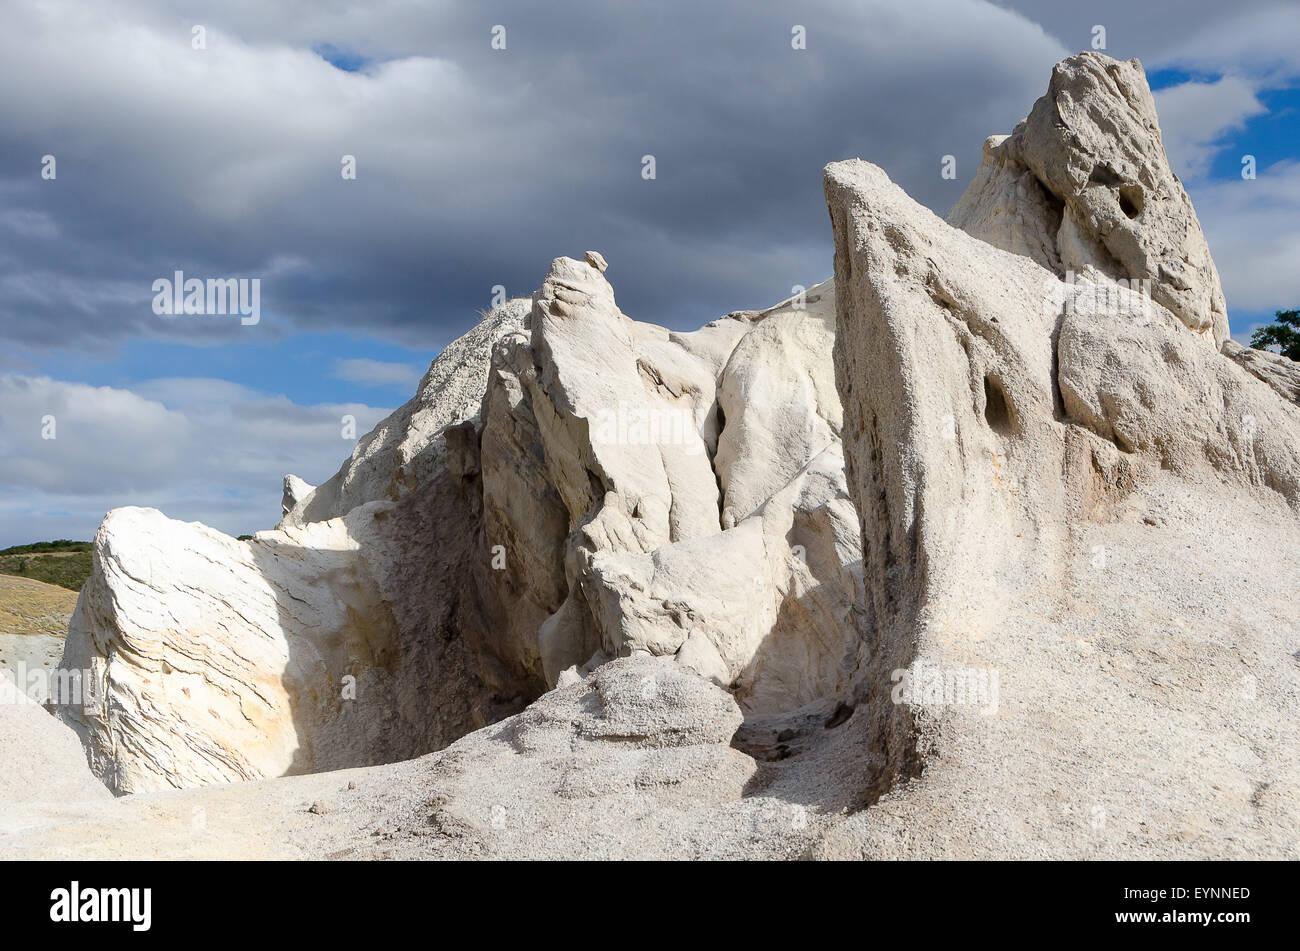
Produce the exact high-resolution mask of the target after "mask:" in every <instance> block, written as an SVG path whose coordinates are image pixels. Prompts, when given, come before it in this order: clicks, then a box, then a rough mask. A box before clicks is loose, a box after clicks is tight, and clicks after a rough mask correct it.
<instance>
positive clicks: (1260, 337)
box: [1250, 310, 1300, 361]
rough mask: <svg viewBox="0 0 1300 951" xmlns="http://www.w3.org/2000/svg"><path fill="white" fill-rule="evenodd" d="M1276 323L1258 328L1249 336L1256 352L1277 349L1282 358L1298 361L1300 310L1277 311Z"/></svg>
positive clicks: (1299, 355) (1299, 358)
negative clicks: (1280, 352) (1271, 348)
mask: <svg viewBox="0 0 1300 951" xmlns="http://www.w3.org/2000/svg"><path fill="white" fill-rule="evenodd" d="M1274 317H1276V318H1277V321H1276V323H1272V324H1269V325H1268V326H1267V327H1260V328H1259V329H1258V330H1256V331H1255V332H1254V333H1253V334H1251V336H1250V345H1251V346H1252V347H1254V348H1255V349H1256V350H1266V349H1268V348H1269V347H1278V348H1280V349H1281V351H1282V356H1284V357H1288V358H1290V359H1292V360H1297V361H1300V310H1279V311H1278V312H1277V313H1276V314H1274Z"/></svg>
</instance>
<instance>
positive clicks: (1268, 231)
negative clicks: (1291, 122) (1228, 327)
mask: <svg viewBox="0 0 1300 951" xmlns="http://www.w3.org/2000/svg"><path fill="white" fill-rule="evenodd" d="M1194 198H1195V203H1196V212H1197V215H1198V216H1199V217H1200V219H1201V226H1202V227H1203V228H1204V229H1205V234H1206V237H1207V238H1208V239H1209V242H1210V248H1211V249H1212V250H1213V252H1214V262H1215V264H1216V265H1218V268H1219V276H1220V278H1221V279H1222V281H1223V293H1224V296H1225V297H1226V298H1227V300H1228V311H1229V317H1230V318H1231V317H1232V313H1233V312H1234V311H1239V310H1248V311H1249V310H1254V311H1268V312H1271V311H1273V310H1278V309H1286V308H1290V307H1296V306H1300V266H1297V262H1300V162H1296V161H1286V162H1279V163H1277V164H1275V165H1272V166H1269V167H1267V168H1262V169H1259V170H1258V177H1257V178H1256V179H1254V180H1253V181H1248V180H1242V179H1230V180H1226V181H1222V182H1214V183H1210V184H1206V185H1203V186H1202V187H1201V188H1199V189H1198V190H1197V191H1196V192H1195V193H1194ZM1232 329H1233V332H1234V333H1241V332H1244V331H1245V330H1246V329H1247V328H1246V327H1245V326H1241V325H1240V322H1239V321H1238V320H1235V319H1234V320H1233V321H1232Z"/></svg>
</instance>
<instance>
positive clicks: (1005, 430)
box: [984, 376, 1012, 436]
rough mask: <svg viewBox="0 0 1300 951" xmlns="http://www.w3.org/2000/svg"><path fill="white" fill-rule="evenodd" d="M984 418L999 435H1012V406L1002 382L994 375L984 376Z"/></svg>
mask: <svg viewBox="0 0 1300 951" xmlns="http://www.w3.org/2000/svg"><path fill="white" fill-rule="evenodd" d="M984 419H985V420H986V421H987V422H988V424H989V428H991V429H992V430H993V431H994V432H995V433H997V434H998V435H999V436H1009V435H1011V431H1012V424H1011V406H1010V404H1009V403H1008V402H1007V394H1006V393H1004V392H1003V390H1002V384H1001V383H999V382H998V380H997V378H996V377H993V376H986V377H984Z"/></svg>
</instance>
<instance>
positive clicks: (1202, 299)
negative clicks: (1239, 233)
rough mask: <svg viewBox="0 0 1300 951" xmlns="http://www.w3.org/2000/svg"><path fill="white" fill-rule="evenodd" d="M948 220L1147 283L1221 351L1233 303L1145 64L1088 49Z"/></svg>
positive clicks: (1072, 264)
mask: <svg viewBox="0 0 1300 951" xmlns="http://www.w3.org/2000/svg"><path fill="white" fill-rule="evenodd" d="M948 222H949V224H952V225H954V226H956V227H958V228H961V229H962V230H964V231H966V232H968V233H969V234H972V235H974V236H975V237H977V238H979V239H981V240H983V241H987V242H988V243H989V244H992V245H994V246H995V247H999V248H1002V249H1003V250H1006V251H1011V252H1012V253H1015V254H1020V255H1024V256H1026V257H1029V258H1030V259H1032V260H1034V261H1036V262H1038V263H1039V264H1041V265H1042V266H1043V267H1045V268H1047V269H1049V270H1051V271H1052V272H1054V273H1055V274H1057V275H1058V276H1062V277H1063V276H1065V275H1066V274H1067V273H1069V272H1074V273H1076V274H1080V275H1084V274H1087V273H1089V272H1092V273H1095V274H1096V275H1098V276H1102V277H1108V278H1110V279H1111V280H1116V281H1139V282H1140V281H1149V282H1150V285H1149V286H1150V291H1149V293H1150V295H1151V296H1152V297H1153V298H1154V300H1155V301H1156V302H1157V303H1159V304H1160V305H1161V306H1163V307H1165V308H1166V309H1168V310H1169V311H1170V312H1171V313H1173V314H1174V316H1176V317H1177V318H1178V319H1179V320H1180V321H1181V322H1182V323H1183V324H1184V325H1185V326H1186V327H1187V328H1189V329H1190V330H1192V331H1193V332H1194V333H1195V334H1197V335H1198V336H1199V337H1201V338H1203V339H1204V340H1205V341H1206V342H1208V343H1210V344H1212V345H1213V346H1214V348H1215V349H1218V347H1219V346H1220V345H1222V343H1223V341H1224V340H1226V339H1227V337H1228V308H1227V304H1226V303H1225V302H1224V299H1223V291H1222V289H1221V288H1220V286H1219V273H1218V271H1217V269H1216V268H1215V266H1214V261H1213V260H1212V259H1211V258H1210V249H1209V245H1208V244H1207V243H1206V241H1205V235H1204V234H1203V233H1202V232H1201V226H1200V222H1199V221H1198V220H1197V218H1196V211H1195V209H1193V208H1192V202H1191V199H1190V198H1188V197H1187V192H1186V191H1184V189H1183V186H1182V183H1181V182H1180V181H1179V180H1178V176H1177V175H1175V174H1174V172H1173V170H1172V169H1171V168H1170V167H1169V160H1168V158H1167V157H1166V156H1165V150H1164V145H1163V143H1162V142H1161V139H1160V126H1159V123H1158V121H1157V119H1156V108H1155V102H1154V101H1153V100H1152V98H1151V89H1150V87H1149V86H1148V85H1147V81H1146V74H1145V73H1144V72H1143V70H1142V64H1141V63H1139V62H1138V61H1137V60H1129V61H1128V62H1126V63H1124V62H1118V61H1116V60H1113V59H1111V58H1110V57H1109V56H1106V55H1104V54H1101V53H1080V54H1079V55H1078V56H1072V57H1070V58H1069V59H1067V60H1065V61H1064V62H1061V63H1059V64H1057V66H1056V68H1055V69H1054V70H1052V81H1051V84H1050V85H1049V87H1048V91H1047V95H1046V96H1044V97H1043V98H1041V99H1039V100H1038V102H1036V103H1034V107H1033V109H1032V110H1031V111H1030V113H1029V117H1028V118H1027V119H1025V121H1024V122H1022V123H1020V125H1018V126H1016V128H1015V130H1014V131H1013V132H1012V133H1011V134H1010V135H1007V136H993V137H991V138H990V139H989V140H988V141H986V142H985V143H984V161H983V164H982V165H981V166H980V169H979V172H978V173H977V174H976V176H975V179H974V180H973V181H972V182H971V184H970V187H969V188H967V190H966V193H965V194H964V195H963V196H962V198H961V200H960V201H958V203H957V204H956V205H955V206H954V207H953V209H952V211H951V212H950V213H949V215H948Z"/></svg>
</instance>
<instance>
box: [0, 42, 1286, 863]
mask: <svg viewBox="0 0 1300 951" xmlns="http://www.w3.org/2000/svg"><path fill="white" fill-rule="evenodd" d="M825 190H826V199H827V206H828V210H829V212H830V219H831V225H832V234H833V239H834V246H835V257H834V280H833V282H830V281H828V282H826V283H825V284H822V285H818V286H817V287H813V288H811V289H810V290H809V291H808V292H807V294H806V296H802V295H801V296H800V297H799V298H792V299H791V300H789V301H785V302H783V303H781V304H778V305H777V306H775V307H773V308H769V309H768V310H765V311H740V312H735V313H732V314H729V315H727V316H726V317H723V318H721V319H720V320H717V321H714V322H713V323H711V324H709V325H708V326H706V327H704V328H702V329H700V330H698V331H695V332H693V333H673V332H669V331H667V330H664V329H662V328H659V327H654V326H652V325H649V324H645V323H641V322H638V321H636V320H633V319H632V318H630V317H628V316H627V315H625V314H623V313H622V311H621V310H620V309H619V306H618V304H617V302H616V300H615V296H614V291H613V287H612V285H611V284H610V283H609V281H608V280H607V278H606V274H607V273H608V272H609V265H608V264H607V262H606V261H605V260H604V258H603V257H602V256H601V255H600V254H599V253H597V252H588V253H587V254H586V255H585V256H584V259H583V260H577V259H572V258H559V259H556V260H555V261H554V262H553V263H552V265H551V268H550V270H549V272H548V273H547V275H546V279H545V281H544V283H543V285H542V287H541V289H540V290H539V291H538V292H537V294H536V295H535V296H534V298H533V300H532V301H531V302H523V301H519V302H511V303H510V304H508V305H506V307H505V308H502V309H499V310H498V311H496V312H494V313H493V314H491V315H488V317H487V318H486V319H485V321H484V322H483V323H482V324H480V325H479V327H477V328H475V330H474V331H472V332H471V334H470V335H468V336H467V337H466V338H462V340H461V341H458V342H457V343H456V344H453V345H452V347H451V348H449V350H448V353H449V354H450V355H449V356H446V359H444V358H443V357H440V358H439V361H437V362H435V364H434V367H433V368H431V371H430V375H429V376H428V377H427V378H426V381H425V383H424V384H423V385H422V388H421V393H420V395H419V396H418V397H417V398H416V399H415V400H414V401H412V403H410V404H408V405H407V406H406V407H403V409H402V410H399V411H398V412H397V413H395V414H394V415H393V416H392V417H390V418H389V419H388V420H386V421H385V422H384V423H383V424H381V425H380V427H379V428H378V429H377V430H376V432H375V433H373V434H371V435H370V436H368V437H366V438H365V439H363V440H362V442H361V443H360V444H359V445H358V447H357V451H356V452H354V454H353V456H352V458H351V459H350V460H349V461H348V463H346V464H345V465H344V467H343V469H342V470H341V471H340V473H339V474H338V475H337V476H335V477H334V478H333V479H331V480H330V481H329V482H327V483H325V484H324V485H322V486H321V487H320V488H318V489H316V490H314V491H313V490H310V487H307V486H298V485H297V484H296V483H295V484H294V485H293V486H287V488H289V489H291V491H289V492H287V493H286V503H287V507H288V508H289V511H288V513H287V514H286V516H285V519H284V521H283V522H282V524H281V526H280V528H279V529H277V530H276V531H273V532H262V533H259V534H258V535H257V536H256V537H255V538H254V540H253V541H251V542H247V543H244V542H238V541H235V540H233V539H230V538H227V537H225V536H222V535H220V534H219V533H216V532H213V531H212V530H210V529H207V528H204V527H203V526H198V525H182V524H180V523H176V522H172V521H170V520H168V519H165V518H164V517H163V516H161V515H160V514H158V513H156V512H153V511H151V510H142V509H120V510H117V511H115V512H113V513H111V514H110V516H109V518H108V519H107V520H106V521H105V523H104V526H103V527H102V528H101V531H100V533H99V537H98V538H97V539H96V546H95V559H96V561H95V575H94V577H93V578H92V579H91V582H90V584H88V585H87V588H86V590H85V591H84V592H83V595H82V598H81V601H80V604H79V606H78V610H77V615H76V617H75V619H74V623H73V629H72V632H71V633H70V636H69V639H68V648H67V651H66V653H65V656H64V661H63V663H64V665H65V666H67V667H82V666H84V667H88V668H89V669H90V670H92V671H93V672H94V674H95V676H96V678H97V682H98V683H100V684H101V685H102V686H103V688H104V692H105V695H106V697H107V701H108V702H107V705H106V706H105V707H104V708H103V709H102V710H94V711H77V710H71V711H67V710H65V711H64V716H65V717H66V718H67V719H68V720H69V721H70V722H72V723H73V724H74V726H75V727H76V728H77V729H78V731H79V732H80V733H81V735H82V738H83V741H84V742H85V744H86V747H87V749H88V751H89V754H90V759H91V764H92V766H93V768H94V770H95V772H96V774H97V775H99V776H101V777H103V778H104V780H105V781H106V782H107V783H108V784H109V785H110V786H111V787H112V788H113V789H114V790H116V791H118V792H130V791H140V790H146V789H162V788H164V787H166V786H197V785H204V784H216V783H221V782H225V781H228V780H232V779H243V778H254V777H275V776H281V775H282V774H285V773H290V772H315V773H317V775H309V776H297V777H288V778H281V779H270V780H267V781H265V782H261V783H247V784H234V785H229V786H225V787H223V788H217V789H211V788H209V789H181V790H172V791H168V792H163V793H159V794H157V795H155V796H150V797H141V798H139V799H132V800H128V801H127V802H123V803H107V804H96V803H88V804H85V805H84V806H78V807H76V808H75V809H73V810H71V811H55V812H53V813H51V812H49V811H48V810H45V811H42V810H41V809H40V808H39V807H37V806H31V805H27V806H22V807H12V806H11V807H6V808H5V809H3V810H0V857H4V856H9V855H28V854H32V852H33V851H35V852H36V853H38V854H39V853H43V852H48V851H50V850H53V849H56V848H59V847H61V846H62V845H63V844H66V843H67V842H69V841H78V840H79V829H80V828H81V827H80V825H78V823H84V822H94V823H97V824H102V826H103V827H105V828H112V829H113V830H114V835H113V836H110V837H105V838H104V839H103V840H102V841H99V842H97V843H95V844H94V845H93V848H95V849H99V850H100V854H106V855H115V854H119V855H120V854H123V853H129V854H135V855H139V854H159V855H184V856H199V855H202V856H210V857H213V856H215V857H229V856H232V855H238V856H257V857H267V856H276V857H287V856H294V857H303V856H330V857H350V858H375V857H379V858H385V857H395V858H417V857H449V858H467V857H491V858H557V857H587V858H612V857H642V858H646V857H665V858H699V857H725V858H754V857H769V858H770V857H829V858H850V859H860V858H882V857H885V858H898V857H906V858H922V857H927V858H934V857H951V858H1006V857H1024V858H1029V857H1062V858H1087V857H1104V858H1115V857H1119V856H1124V857H1133V856H1139V857H1143V858H1173V857H1187V856H1189V855H1195V856H1201V857H1220V858H1262V857H1272V858H1276V857H1282V856H1288V857H1289V856H1293V855H1294V854H1295V829H1296V828H1297V827H1300V796H1297V795H1296V789H1297V788H1300V759H1297V756H1296V752H1295V751H1296V749H1298V748H1300V736H1298V735H1297V729H1298V728H1297V726H1296V724H1297V723H1300V706H1298V705H1300V700H1298V699H1297V698H1298V697H1300V692H1298V691H1297V690H1296V667H1295V659H1296V658H1297V657H1300V650H1297V649H1298V648H1300V627H1298V626H1297V623H1296V619H1295V612H1294V591H1295V588H1296V585H1297V584H1300V545H1298V544H1297V543H1296V541H1297V537H1300V514H1298V513H1300V449H1298V448H1297V447H1300V405H1297V402H1296V388H1297V387H1296V379H1297V377H1296V374H1295V373H1294V364H1292V363H1290V362H1289V361H1284V360H1283V359H1282V358H1279V357H1275V356H1273V355H1268V354H1261V353H1256V352H1246V351H1242V350H1241V349H1240V348H1237V347H1236V346H1235V345H1234V344H1232V343H1231V342H1230V341H1225V340H1224V338H1225V336H1226V332H1227V324H1226V308H1225V307H1224V306H1223V301H1222V295H1221V293H1220V292H1219V290H1218V279H1217V276H1216V275H1215V273H1214V266H1213V263H1212V262H1211V261H1210V259H1209V256H1208V251H1206V249H1205V244H1204V239H1203V237H1202V236H1201V234H1200V230H1199V226H1198V225H1197V224H1196V219H1195V215H1194V213H1193V211H1192V209H1191V205H1190V203H1189V202H1188V201H1187V198H1186V195H1185V194H1184V193H1183V192H1182V189H1181V186H1180V185H1179V184H1178V182H1177V179H1176V178H1174V177H1173V175H1172V173H1171V172H1170V171H1169V169H1168V165H1167V163H1166V162H1165V159H1164V155H1163V150H1162V149H1161V147H1160V135H1159V129H1158V127H1157V126H1156V123H1155V115H1154V111H1153V109H1152V108H1151V105H1150V94H1149V91H1148V90H1147V87H1146V82H1145V78H1144V77H1143V76H1142V73H1141V69H1140V66H1139V65H1138V64H1137V63H1136V61H1134V62H1132V63H1128V64H1124V63H1116V62H1114V61H1112V60H1109V59H1108V58H1106V57H1103V56H1099V55H1096V54H1083V55H1081V56H1078V57H1072V58H1071V59H1069V60H1067V61H1066V62H1064V63H1062V64H1061V65H1059V66H1058V67H1057V69H1056V70H1055V72H1054V74H1053V79H1052V86H1051V90H1050V91H1049V94H1048V96H1047V97H1045V98H1044V99H1043V100H1040V102H1039V103H1038V104H1037V105H1035V107H1034V109H1033V111H1032V112H1031V114H1030V117H1029V118H1028V119H1027V120H1026V122H1025V123H1023V124H1022V125H1021V126H1019V127H1018V128H1017V129H1016V131H1015V132H1014V133H1012V135H1011V136H1010V137H1006V138H1003V139H995V140H990V144H989V146H988V148H987V149H986V162H985V166H984V167H983V168H982V169H981V171H980V174H979V176H978V177H977V179H976V181H975V183H974V184H972V186H971V189H970V191H969V192H968V194H967V195H966V196H965V197H964V198H963V200H962V202H961V203H960V204H959V206H958V208H956V209H954V211H953V214H952V216H951V218H952V223H945V222H944V221H942V220H941V219H939V218H938V217H937V216H935V215H934V214H933V213H931V212H930V211H929V210H927V209H925V208H923V207H921V206H919V205H917V204H916V203H915V202H914V201H912V200H911V199H910V198H909V197H908V196H907V195H906V194H904V193H903V191H902V190H901V189H900V188H898V187H897V186H896V185H894V184H893V183H891V182H890V181H889V179H888V177H887V176H886V175H885V173H884V172H883V171H882V170H881V169H879V168H877V167H876V166H874V165H871V164H869V163H867V162H863V161H859V160H854V161H848V162H837V163H834V164H832V165H830V166H828V167H827V169H826V175H825ZM954 225H960V227H954ZM617 264H618V262H615V265H617ZM613 273H615V274H616V273H617V272H616V270H615V271H614V272H613ZM1120 279H1125V280H1132V279H1136V280H1138V281H1139V282H1141V281H1150V282H1151V283H1150V284H1149V285H1143V284H1141V283H1139V284H1138V285H1136V286H1118V285H1117V284H1116V282H1117V281H1118V280H1120ZM1220 344H1221V345H1222V346H1221V347H1220V346H1219V345H1220ZM304 492H306V493H307V494H305V495H304V494H303V493H304ZM289 496H292V498H289ZM288 503H291V504H288ZM0 740H2V738H0ZM434 750H436V751H437V752H429V751H434ZM424 753H427V754H428V755H420V754H424ZM416 756H418V757H419V758H417V759H411V757H416ZM393 760H403V761H402V762H390V761H393ZM367 763H386V764H387V765H382V766H374V767H371V768H369V769H365V770H356V771H353V772H350V773H348V774H347V776H346V777H340V776H338V775H336V774H335V775H331V774H326V773H319V772H318V771H320V770H325V769H332V768H337V767H343V766H350V765H362V764H367ZM345 783H346V785H345ZM313 801H317V802H319V803H320V804H321V806H322V808H320V809H311V810H308V809H307V803H308V802H313ZM197 804H205V808H208V807H211V808H210V822H211V825H212V828H213V829H215V830H217V832H216V833H215V834H212V835H210V836H209V837H208V838H207V839H204V838H202V837H200V836H197V835H195V834H193V833H192V831H191V830H189V829H188V828H186V829H185V830H184V832H183V833H178V832H176V831H175V829H174V828H173V826H171V825H166V824H160V823H159V822H158V816H160V815H161V816H182V817H184V816H188V815H189V812H190V810H191V809H192V808H193V807H194V806H195V805H197ZM110 807H116V811H110ZM15 809H17V810H19V811H14V810H15ZM70 817H71V818H70ZM10 820H12V821H10ZM15 829H17V830H19V831H17V832H15V831H14V830H15ZM33 829H38V830H40V835H41V836H43V839H42V842H43V843H45V845H43V846H41V847H36V846H33V845H32V842H33V839H32V835H33V833H32V832H31V831H30V830H33ZM141 843H145V845H141ZM132 849H134V850H136V851H135V852H134V853H133V852H131V850H132Z"/></svg>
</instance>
